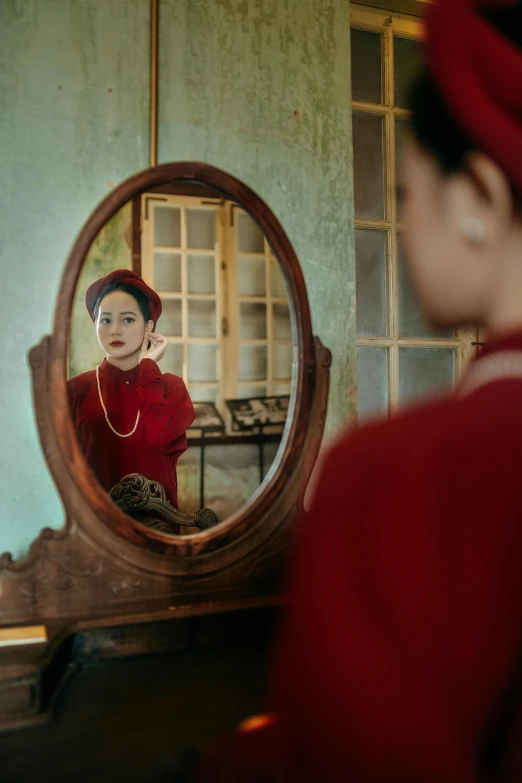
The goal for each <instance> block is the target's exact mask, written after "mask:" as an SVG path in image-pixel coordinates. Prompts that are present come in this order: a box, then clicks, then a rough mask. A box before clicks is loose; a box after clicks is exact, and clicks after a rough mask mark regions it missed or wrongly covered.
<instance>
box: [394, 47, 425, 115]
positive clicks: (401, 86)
mask: <svg viewBox="0 0 522 783" xmlns="http://www.w3.org/2000/svg"><path fill="white" fill-rule="evenodd" d="M421 47H422V44H421V42H420V41H412V40H410V39H408V38H399V37H397V36H395V37H394V39H393V50H394V63H395V64H394V71H395V105H396V106H402V107H403V108H406V109H407V108H409V103H410V90H411V87H412V85H413V83H414V81H415V77H416V76H417V74H418V73H419V71H420V68H421V52H422V49H421Z"/></svg>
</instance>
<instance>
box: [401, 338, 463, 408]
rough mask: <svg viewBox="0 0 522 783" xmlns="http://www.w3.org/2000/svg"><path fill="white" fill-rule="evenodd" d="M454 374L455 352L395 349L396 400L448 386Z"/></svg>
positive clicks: (451, 382) (406, 399)
mask: <svg viewBox="0 0 522 783" xmlns="http://www.w3.org/2000/svg"><path fill="white" fill-rule="evenodd" d="M454 377H455V351H454V350H451V349H449V348H446V349H444V348H401V349H400V350H399V400H400V402H401V404H403V403H405V402H408V401H410V400H414V399H416V398H417V397H422V396H424V395H428V394H433V393H434V392H436V391H439V390H442V389H444V388H445V387H451V386H452V384H453V381H454Z"/></svg>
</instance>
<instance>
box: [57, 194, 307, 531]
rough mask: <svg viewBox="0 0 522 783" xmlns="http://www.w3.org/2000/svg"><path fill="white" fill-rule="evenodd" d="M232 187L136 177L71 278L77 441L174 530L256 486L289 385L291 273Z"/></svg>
mask: <svg viewBox="0 0 522 783" xmlns="http://www.w3.org/2000/svg"><path fill="white" fill-rule="evenodd" d="M231 196H232V194H231V193H222V192H219V191H217V190H215V188H213V187H210V186H209V185H208V183H207V184H203V183H195V182H185V181H184V180H172V181H171V182H167V183H166V184H164V185H161V186H156V187H149V188H143V189H141V190H140V191H139V192H136V193H135V194H134V195H133V197H132V198H131V199H129V200H128V201H127V202H126V203H125V204H124V205H123V206H122V207H121V208H120V209H118V210H117V211H116V212H115V213H114V214H113V215H112V216H111V217H110V218H109V219H108V220H107V222H106V223H105V224H104V225H103V227H102V228H101V230H100V231H99V232H98V234H97V235H96V237H95V239H94V241H93V242H92V244H91V245H90V247H89V249H88V252H87V254H86V257H85V259H84V262H83V265H82V269H81V274H80V277H79V279H78V283H77V285H76V289H75V295H74V305H73V309H72V317H71V327H70V336H69V352H68V390H69V400H70V404H71V413H72V417H73V422H74V425H75V430H76V434H77V438H78V442H79V445H80V448H81V451H82V453H83V455H84V456H85V458H86V460H87V463H88V464H89V466H90V468H91V470H92V471H93V473H94V474H95V476H96V478H97V479H98V482H99V483H100V485H101V487H102V489H104V490H105V491H106V492H107V493H109V495H110V496H111V497H112V499H113V500H114V501H115V502H116V503H117V504H118V505H119V506H120V508H122V509H123V510H124V511H126V513H128V514H129V515H131V516H132V517H133V518H134V519H135V520H136V521H137V522H138V523H140V524H144V525H146V526H147V527H149V529H151V530H155V531H160V532H163V533H165V534H167V535H183V534H191V533H195V532H201V531H202V530H205V529H208V528H209V527H213V526H214V525H216V524H219V523H221V524H222V523H223V522H225V521H226V520H227V519H229V518H230V517H232V515H233V514H235V513H236V512H238V511H239V510H240V509H241V508H242V507H243V506H244V505H245V504H246V503H247V502H248V500H249V499H250V498H251V497H252V496H253V495H255V493H256V492H257V491H259V488H260V486H261V485H262V484H263V482H264V481H265V478H266V477H267V476H268V475H269V474H270V468H271V466H272V464H273V463H274V460H275V459H276V457H277V455H278V452H279V449H280V446H281V442H282V439H283V435H284V432H285V427H286V424H287V419H288V411H289V409H290V407H291V406H290V401H291V397H292V388H294V389H295V378H294V384H293V386H292V375H293V374H294V375H295V373H296V371H297V364H296V363H294V362H293V354H294V351H296V349H297V334H296V330H295V307H294V305H293V303H292V301H291V299H290V298H289V295H288V290H287V285H286V283H285V274H284V272H283V269H282V266H281V263H280V262H279V260H278V259H277V258H276V256H275V255H274V253H273V251H272V248H271V245H270V242H269V240H268V237H267V236H266V234H265V233H263V230H262V229H261V228H260V226H259V224H258V223H257V222H256V220H255V218H254V216H253V215H252V214H251V213H250V212H249V211H248V208H247V207H244V206H242V205H240V204H239V203H237V202H236V201H234V200H232V198H231ZM292 273H293V272H292ZM286 275H287V277H288V270H287V273H286ZM142 281H143V283H144V284H145V286H147V288H145V286H143V285H142ZM135 286H136V287H135ZM148 288H150V289H152V290H153V291H154V292H157V295H158V296H159V300H160V303H161V304H160V307H161V315H160V317H159V318H158V319H157V320H156V322H155V323H154V321H153V320H151V317H152V315H154V317H155V313H153V314H152V315H151V308H150V307H149V303H148V301H147V299H146V296H145V294H144V293H143V291H147V289H148ZM87 291H89V294H88V300H89V301H88V303H89V304H90V312H88V309H87V307H86V293H87ZM93 292H94V293H93ZM136 297H137V298H136ZM91 300H92V301H91ZM93 306H94V309H93ZM152 306H153V307H154V308H155V307H156V305H155V304H154V305H152ZM301 306H302V305H301V304H300V305H299V307H300V308H301ZM147 324H149V328H150V330H151V341H148V344H147V345H144V344H143V341H144V334H145V332H146V331H147ZM162 346H163V347H162ZM148 355H150V356H151V357H152V358H151V359H149V361H148V362H143V363H141V362H140V358H141V357H147V356H148ZM158 355H159V356H160V357H161V358H157V357H158ZM294 394H295V392H294ZM177 511H179V513H176V512H177Z"/></svg>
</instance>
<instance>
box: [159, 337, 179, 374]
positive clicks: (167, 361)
mask: <svg viewBox="0 0 522 783" xmlns="http://www.w3.org/2000/svg"><path fill="white" fill-rule="evenodd" d="M161 372H171V373H172V374H173V375H178V376H179V377H180V378H182V377H183V345H181V343H170V344H169V347H168V348H167V350H166V352H165V356H164V357H163V359H162V360H161Z"/></svg>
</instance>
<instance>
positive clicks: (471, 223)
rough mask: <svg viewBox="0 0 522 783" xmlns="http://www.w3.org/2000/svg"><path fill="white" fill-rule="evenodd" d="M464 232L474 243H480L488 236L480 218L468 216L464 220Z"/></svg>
mask: <svg viewBox="0 0 522 783" xmlns="http://www.w3.org/2000/svg"><path fill="white" fill-rule="evenodd" d="M462 233H463V234H464V236H465V237H466V239H469V241H470V242H473V243H474V244H477V245H478V244H480V243H481V242H483V241H484V239H485V237H486V228H485V226H484V223H483V222H482V220H480V219H479V218H475V217H467V218H464V220H463V221H462Z"/></svg>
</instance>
